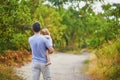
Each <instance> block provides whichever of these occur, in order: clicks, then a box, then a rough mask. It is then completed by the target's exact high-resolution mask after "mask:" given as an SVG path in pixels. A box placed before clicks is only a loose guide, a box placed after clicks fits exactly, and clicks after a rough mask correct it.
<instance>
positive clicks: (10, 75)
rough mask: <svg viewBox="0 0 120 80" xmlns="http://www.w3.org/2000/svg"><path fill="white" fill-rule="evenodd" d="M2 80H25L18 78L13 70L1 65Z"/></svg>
mask: <svg viewBox="0 0 120 80" xmlns="http://www.w3.org/2000/svg"><path fill="white" fill-rule="evenodd" d="M0 80H23V79H22V78H20V77H19V76H17V75H16V74H15V72H14V70H13V68H11V67H8V66H5V65H3V64H0Z"/></svg>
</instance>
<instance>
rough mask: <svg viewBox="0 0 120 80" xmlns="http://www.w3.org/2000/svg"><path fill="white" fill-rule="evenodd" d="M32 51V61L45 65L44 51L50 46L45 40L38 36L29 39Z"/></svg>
mask: <svg viewBox="0 0 120 80" xmlns="http://www.w3.org/2000/svg"><path fill="white" fill-rule="evenodd" d="M29 43H30V46H31V49H32V61H33V62H42V63H46V62H47V59H46V50H47V48H48V47H49V46H50V44H49V42H48V41H47V39H45V38H44V37H43V36H42V35H40V34H35V35H33V36H32V37H30V38H29Z"/></svg>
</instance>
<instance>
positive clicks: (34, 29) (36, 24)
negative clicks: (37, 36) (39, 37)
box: [32, 22, 41, 32]
mask: <svg viewBox="0 0 120 80" xmlns="http://www.w3.org/2000/svg"><path fill="white" fill-rule="evenodd" d="M32 29H33V31H34V32H39V31H40V30H41V26H40V23H39V22H35V23H34V24H33V25H32Z"/></svg>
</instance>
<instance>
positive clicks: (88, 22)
mask: <svg viewBox="0 0 120 80" xmlns="http://www.w3.org/2000/svg"><path fill="white" fill-rule="evenodd" d="M46 1H49V3H50V4H51V5H50V4H44V2H45V0H5V1H3V0H0V55H4V53H5V51H7V50H15V51H16V50H28V51H30V47H29V44H28V38H29V37H30V36H31V35H33V32H32V29H31V25H32V23H34V22H35V21H39V22H40V23H41V25H42V28H48V29H49V31H50V33H51V36H52V38H53V42H54V45H55V48H56V50H59V51H64V50H80V49H82V48H88V49H92V50H96V52H95V55H96V56H97V64H98V65H97V70H99V72H96V73H95V74H97V75H99V77H101V76H102V77H103V79H102V80H119V79H120V76H119V75H120V58H119V57H120V4H119V3H118V4H117V3H116V4H109V3H108V4H104V1H103V0H86V1H84V0H70V1H69V3H71V4H73V3H76V6H70V7H68V9H65V8H64V4H67V3H68V0H61V1H60V0H46ZM95 1H99V2H101V4H102V9H103V13H102V12H99V13H97V14H96V13H95V12H94V10H93V8H92V5H94V2H95ZM79 2H84V3H85V5H84V6H83V7H81V6H80V5H79V4H77V3H79ZM76 9H77V10H76ZM107 69H109V70H107Z"/></svg>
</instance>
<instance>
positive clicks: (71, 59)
mask: <svg viewBox="0 0 120 80" xmlns="http://www.w3.org/2000/svg"><path fill="white" fill-rule="evenodd" d="M89 55H90V54H89V53H83V54H82V55H72V54H65V53H57V54H52V55H51V62H52V65H50V69H51V77H52V80H90V79H89V77H88V76H86V75H85V74H83V73H82V70H81V69H82V67H84V66H83V62H84V61H85V60H87V59H88V58H89ZM16 71H17V74H18V75H20V76H22V77H23V78H25V79H26V80H32V79H31V77H32V72H31V63H29V64H26V65H25V66H23V67H21V68H17V70H16ZM41 80H43V78H42V76H41Z"/></svg>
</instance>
